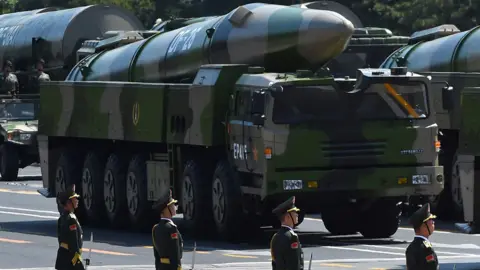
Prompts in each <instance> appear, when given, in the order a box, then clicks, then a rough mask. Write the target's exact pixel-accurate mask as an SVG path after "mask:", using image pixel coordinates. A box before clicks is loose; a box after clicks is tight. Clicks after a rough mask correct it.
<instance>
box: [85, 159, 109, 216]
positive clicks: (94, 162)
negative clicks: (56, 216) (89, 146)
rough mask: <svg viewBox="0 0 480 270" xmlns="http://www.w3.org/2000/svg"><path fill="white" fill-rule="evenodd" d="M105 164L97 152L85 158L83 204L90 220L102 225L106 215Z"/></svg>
mask: <svg viewBox="0 0 480 270" xmlns="http://www.w3.org/2000/svg"><path fill="white" fill-rule="evenodd" d="M104 168H105V163H104V160H103V159H102V158H100V157H99V156H98V154H96V153H95V152H90V153H88V154H87V157H86V158H85V162H84V165H83V169H82V202H83V205H84V208H85V215H86V216H87V218H88V220H89V221H91V222H93V223H95V224H101V221H102V220H103V217H104V215H105V204H104V203H103V172H104Z"/></svg>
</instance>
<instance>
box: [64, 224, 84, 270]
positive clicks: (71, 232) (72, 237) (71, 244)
mask: <svg viewBox="0 0 480 270" xmlns="http://www.w3.org/2000/svg"><path fill="white" fill-rule="evenodd" d="M67 224H68V228H67V233H68V238H67V239H68V243H67V244H68V251H69V252H70V254H71V255H72V264H73V265H76V264H77V263H78V262H80V263H81V262H82V258H81V256H80V255H81V254H82V251H81V250H80V247H79V244H78V234H77V230H78V229H79V228H78V226H77V220H76V219H75V218H72V217H69V218H68V223H67Z"/></svg>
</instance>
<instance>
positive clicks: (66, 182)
mask: <svg viewBox="0 0 480 270" xmlns="http://www.w3.org/2000/svg"><path fill="white" fill-rule="evenodd" d="M80 177H81V169H80V167H79V166H78V165H77V164H76V162H75V157H74V156H73V155H72V154H70V153H69V152H67V151H65V152H63V153H62V154H61V155H60V158H59V159H58V162H57V168H56V169H55V193H56V195H57V198H58V194H59V193H60V192H64V191H65V189H66V187H67V186H70V185H73V184H78V183H80V179H81V178H80ZM80 188H81V187H80ZM78 189H79V188H78V187H77V186H75V191H76V192H77V193H79V191H78ZM80 194H81V191H80ZM57 203H58V202H57ZM80 203H81V200H80V202H79V208H80ZM58 209H59V212H62V211H63V207H62V206H61V205H58ZM80 212H81V211H80Z"/></svg>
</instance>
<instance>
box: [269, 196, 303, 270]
mask: <svg viewBox="0 0 480 270" xmlns="http://www.w3.org/2000/svg"><path fill="white" fill-rule="evenodd" d="M299 211H300V209H298V208H297V207H295V196H294V197H292V198H290V199H288V200H287V201H285V202H283V203H282V204H280V205H279V206H278V207H277V208H275V209H274V210H273V211H272V212H273V214H275V215H277V216H278V217H279V219H280V221H281V223H282V227H281V228H280V229H279V231H278V232H277V233H275V234H274V235H273V237H272V240H271V241H270V253H271V255H272V269H273V270H287V269H288V270H302V269H303V251H302V245H301V244H300V240H299V239H298V235H297V234H296V233H295V232H294V231H293V228H294V227H295V226H296V225H297V224H298V212H299Z"/></svg>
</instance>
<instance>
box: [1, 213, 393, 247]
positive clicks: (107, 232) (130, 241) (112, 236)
mask: <svg viewBox="0 0 480 270" xmlns="http://www.w3.org/2000/svg"><path fill="white" fill-rule="evenodd" d="M175 222H176V223H177V224H178V226H179V229H180V231H181V232H182V235H183V238H184V241H185V244H184V248H185V251H189V250H191V247H192V246H193V242H194V241H195V242H196V243H197V250H198V251H202V250H205V251H207V250H208V251H214V250H217V249H223V250H224V249H231V250H247V249H248V250H255V249H268V248H269V243H270V239H271V237H272V236H273V234H274V233H275V230H274V229H271V228H270V229H259V230H258V231H256V232H252V231H248V232H247V233H246V234H245V238H243V240H242V241H237V242H230V243H228V242H226V241H221V240H219V239H215V236H213V237H212V235H210V236H205V237H198V236H197V237H194V236H192V235H190V234H189V233H188V232H187V231H185V230H182V222H181V220H175ZM0 227H1V231H7V232H15V233H21V234H31V235H40V236H46V237H52V238H56V237H57V221H56V220H41V221H21V222H0ZM83 230H84V242H88V241H89V239H90V234H91V232H93V235H94V242H95V243H105V244H110V245H114V246H122V247H143V246H151V245H152V240H151V236H150V230H145V231H144V232H127V231H125V230H123V231H122V230H113V229H102V228H92V227H89V226H83ZM298 234H299V235H300V241H301V242H302V245H304V246H305V247H321V246H348V245H355V244H375V245H391V244H399V243H402V242H398V241H394V240H393V239H374V240H373V239H365V238H363V237H362V236H361V235H351V236H333V235H331V234H329V233H326V232H306V231H299V232H298ZM207 237H208V240H207ZM212 239H215V240H212Z"/></svg>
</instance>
